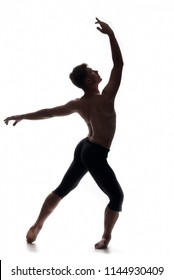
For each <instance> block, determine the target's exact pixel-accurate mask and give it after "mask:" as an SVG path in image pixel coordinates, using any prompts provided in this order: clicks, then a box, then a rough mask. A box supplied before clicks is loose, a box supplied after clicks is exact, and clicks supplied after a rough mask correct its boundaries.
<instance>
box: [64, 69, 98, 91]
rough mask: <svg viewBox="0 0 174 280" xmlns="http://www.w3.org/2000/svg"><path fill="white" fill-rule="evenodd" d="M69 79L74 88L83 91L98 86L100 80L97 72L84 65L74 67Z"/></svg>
mask: <svg viewBox="0 0 174 280" xmlns="http://www.w3.org/2000/svg"><path fill="white" fill-rule="evenodd" d="M69 77H70V79H71V81H72V83H73V84H74V85H75V86H77V87H79V88H81V89H83V90H86V89H88V88H89V87H91V86H94V85H98V84H99V83H100V82H101V80H102V79H101V77H100V76H99V74H98V71H95V70H92V69H91V68H89V67H88V65H87V64H86V63H83V64H80V65H78V66H76V67H75V68H74V69H73V71H72V72H71V74H70V75H69Z"/></svg>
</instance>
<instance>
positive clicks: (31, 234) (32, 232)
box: [26, 226, 42, 243]
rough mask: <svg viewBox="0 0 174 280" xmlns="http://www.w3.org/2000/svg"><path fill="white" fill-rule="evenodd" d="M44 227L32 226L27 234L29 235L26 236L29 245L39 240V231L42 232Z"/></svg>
mask: <svg viewBox="0 0 174 280" xmlns="http://www.w3.org/2000/svg"><path fill="white" fill-rule="evenodd" d="M41 228H42V227H35V226H32V227H31V228H30V229H29V231H28V232H27V235H26V240H27V243H32V242H34V241H35V240H36V238H37V235H38V233H39V231H40V230H41Z"/></svg>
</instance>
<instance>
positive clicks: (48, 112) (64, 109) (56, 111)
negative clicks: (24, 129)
mask: <svg viewBox="0 0 174 280" xmlns="http://www.w3.org/2000/svg"><path fill="white" fill-rule="evenodd" d="M77 104H78V99H76V100H72V101H70V102H68V103H66V104H65V105H62V106H58V107H54V108H50V109H42V110H39V111H36V112H33V113H27V114H23V115H16V116H11V117H8V118H6V119H5V120H4V122H5V124H7V125H8V123H9V121H14V123H13V126H15V125H16V124H17V123H18V122H20V121H22V120H42V119H49V118H53V117H61V116H67V115H70V114H72V113H74V112H76V111H77Z"/></svg>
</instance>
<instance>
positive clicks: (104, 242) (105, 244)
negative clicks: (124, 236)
mask: <svg viewBox="0 0 174 280" xmlns="http://www.w3.org/2000/svg"><path fill="white" fill-rule="evenodd" d="M109 241H110V238H104V237H103V238H102V239H101V240H100V241H99V242H98V243H96V244H95V249H106V248H107V247H108V244H109Z"/></svg>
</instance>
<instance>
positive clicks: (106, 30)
mask: <svg viewBox="0 0 174 280" xmlns="http://www.w3.org/2000/svg"><path fill="white" fill-rule="evenodd" d="M96 19H97V21H96V23H97V24H100V27H97V29H98V30H99V31H100V32H101V33H103V34H107V35H108V37H109V41H110V46H111V54H112V61H113V68H112V71H111V75H110V79H109V82H108V84H107V85H106V87H105V88H104V90H103V94H105V93H106V94H109V95H113V96H115V95H116V93H117V91H118V88H119V85H120V82H121V74H122V68H123V58H122V54H121V50H120V47H119V45H118V42H117V40H116V37H115V35H114V32H113V30H112V29H111V28H110V26H109V25H108V24H107V23H105V22H103V21H100V20H99V19H98V18H96Z"/></svg>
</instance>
